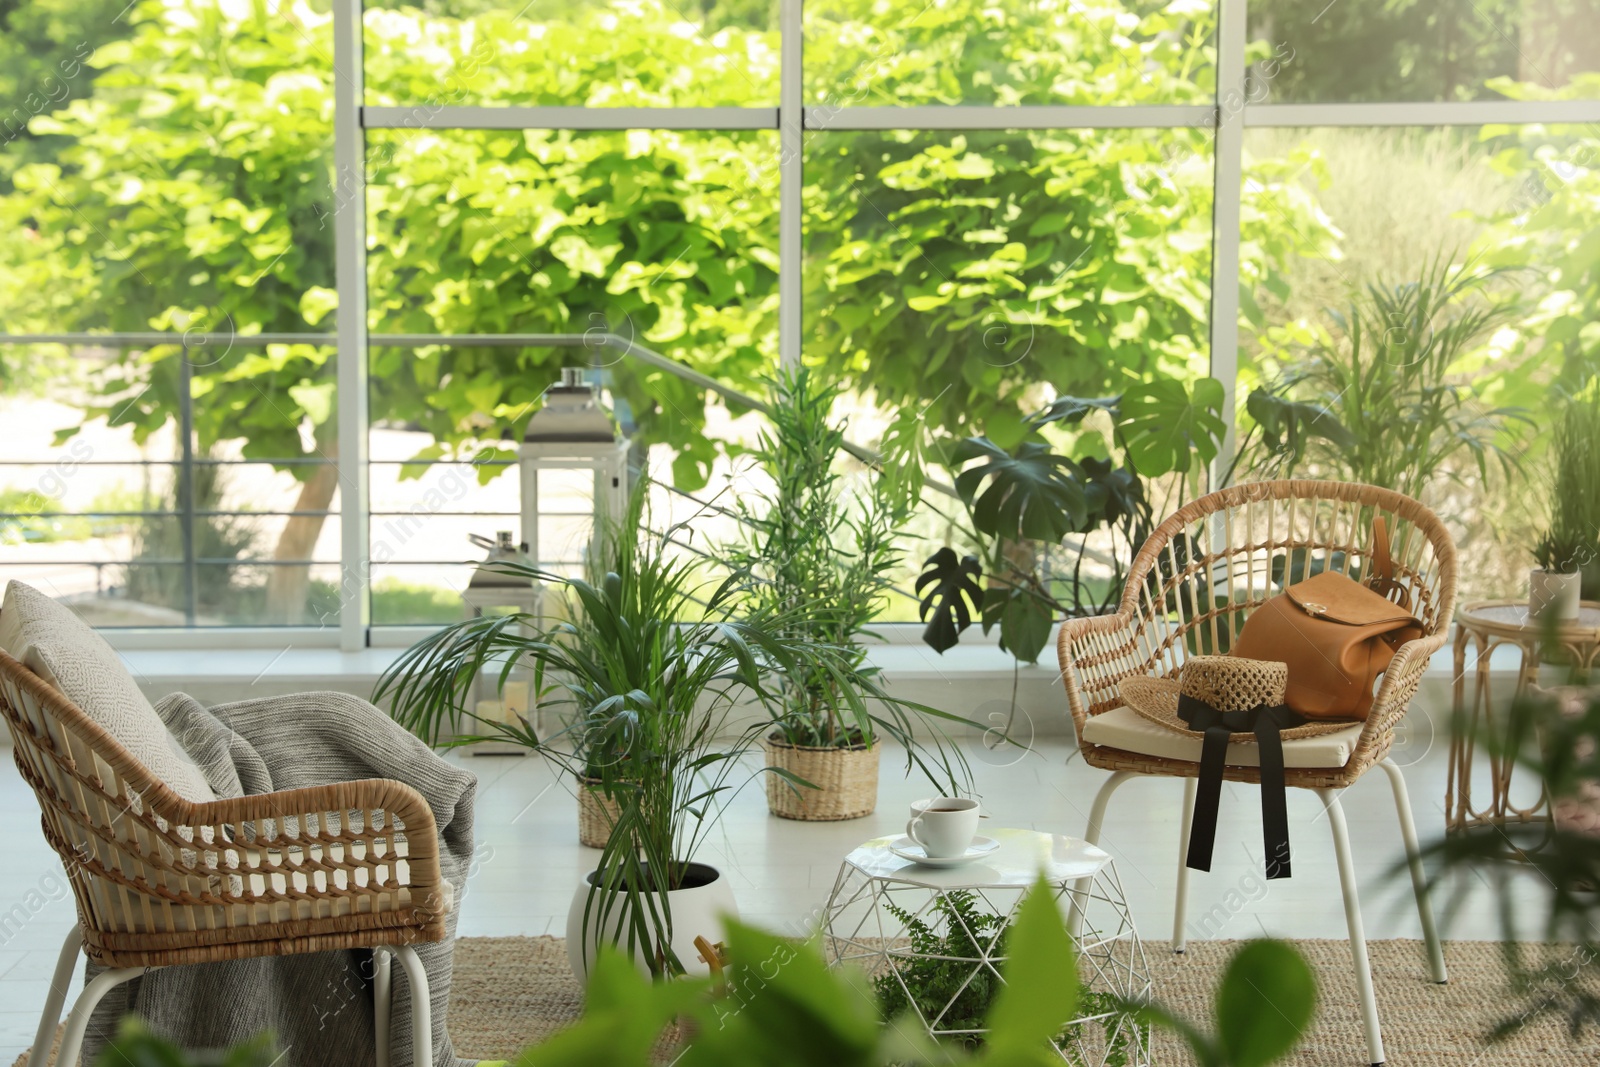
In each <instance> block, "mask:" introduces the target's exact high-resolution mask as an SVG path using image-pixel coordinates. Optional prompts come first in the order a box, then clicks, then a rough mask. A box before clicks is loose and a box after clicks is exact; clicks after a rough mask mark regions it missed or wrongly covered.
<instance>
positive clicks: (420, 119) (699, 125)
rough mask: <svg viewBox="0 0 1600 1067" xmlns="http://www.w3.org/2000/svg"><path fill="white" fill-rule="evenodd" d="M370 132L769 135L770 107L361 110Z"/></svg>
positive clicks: (422, 106)
mask: <svg viewBox="0 0 1600 1067" xmlns="http://www.w3.org/2000/svg"><path fill="white" fill-rule="evenodd" d="M361 111H362V114H361V123H362V125H363V126H365V127H366V128H367V129H369V130H425V129H434V130H770V129H772V128H774V127H775V126H776V125H777V124H778V112H777V110H776V109H775V108H770V107H520V106H516V105H509V104H508V105H502V106H489V107H441V106H435V105H431V104H417V105H415V106H412V107H365V108H362V109H361Z"/></svg>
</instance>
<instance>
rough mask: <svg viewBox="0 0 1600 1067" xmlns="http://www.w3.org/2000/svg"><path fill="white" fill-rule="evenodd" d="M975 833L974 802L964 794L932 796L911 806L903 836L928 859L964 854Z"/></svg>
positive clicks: (976, 810)
mask: <svg viewBox="0 0 1600 1067" xmlns="http://www.w3.org/2000/svg"><path fill="white" fill-rule="evenodd" d="M977 833H978V802H977V801H976V800H970V799H968V798H966V797H933V798H932V799H930V800H919V801H917V802H916V803H915V804H913V805H911V821H910V822H908V823H906V836H907V837H909V838H910V839H911V840H912V841H914V842H916V843H917V844H919V845H921V846H922V851H924V852H926V853H927V854H928V858H930V859H953V858H954V857H956V856H963V855H965V854H966V851H967V849H968V848H970V847H971V845H972V839H973V838H974V837H975V836H977Z"/></svg>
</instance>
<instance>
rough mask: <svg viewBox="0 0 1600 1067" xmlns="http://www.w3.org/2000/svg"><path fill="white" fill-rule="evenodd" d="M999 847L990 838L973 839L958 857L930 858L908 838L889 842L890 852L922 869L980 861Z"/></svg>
mask: <svg viewBox="0 0 1600 1067" xmlns="http://www.w3.org/2000/svg"><path fill="white" fill-rule="evenodd" d="M999 847H1000V842H998V841H996V840H995V839H994V838H992V837H974V838H973V839H972V844H971V845H969V846H967V851H966V852H965V853H963V854H962V855H960V856H930V855H928V854H927V853H926V852H925V851H923V848H922V846H921V845H919V844H917V843H916V842H915V841H913V840H911V838H909V837H904V836H901V837H897V838H895V839H894V840H893V841H891V842H889V851H890V852H893V853H894V854H895V855H896V856H899V857H900V858H901V859H903V860H910V861H911V862H912V863H915V864H918V865H920V866H923V867H959V866H961V865H962V864H963V863H971V862H972V861H973V860H976V859H982V858H983V857H984V856H987V855H988V854H989V853H991V852H993V851H994V850H995V849H997V848H999Z"/></svg>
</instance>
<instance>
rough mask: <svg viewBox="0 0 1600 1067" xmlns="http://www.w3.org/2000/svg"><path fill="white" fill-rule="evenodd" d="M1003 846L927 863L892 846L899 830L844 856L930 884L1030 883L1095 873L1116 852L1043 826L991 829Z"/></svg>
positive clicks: (890, 878) (873, 872) (880, 875)
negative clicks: (957, 860) (953, 862)
mask: <svg viewBox="0 0 1600 1067" xmlns="http://www.w3.org/2000/svg"><path fill="white" fill-rule="evenodd" d="M980 836H983V837H992V838H994V839H995V840H996V841H998V842H999V843H1000V847H999V848H997V849H995V850H994V851H993V852H991V853H990V854H989V855H987V856H984V857H983V858H981V859H979V860H975V861H974V862H972V863H968V864H964V865H962V866H960V867H924V866H922V865H921V864H919V863H913V862H912V861H910V860H908V859H902V858H901V857H899V856H896V855H895V854H894V853H893V852H891V851H889V845H890V844H891V843H893V842H897V841H901V840H903V839H902V838H901V837H899V836H893V837H879V838H874V839H873V840H871V841H868V842H866V843H865V844H863V845H861V846H860V847H859V848H857V849H856V850H855V851H853V852H851V853H850V855H848V856H846V857H845V858H844V862H845V863H846V864H848V865H849V866H851V867H854V868H855V869H856V870H858V871H860V872H861V873H862V874H864V875H866V876H867V877H868V878H874V879H877V880H879V881H884V882H898V883H903V884H905V885H916V886H926V887H927V888H929V889H1013V888H1015V889H1026V888H1027V887H1028V886H1031V885H1033V884H1034V883H1035V882H1037V881H1038V880H1039V876H1040V875H1041V874H1042V875H1043V876H1044V879H1045V881H1047V882H1050V883H1052V884H1054V885H1061V884H1063V883H1066V882H1074V881H1077V880H1078V879H1080V878H1092V877H1093V876H1094V875H1096V874H1099V873H1100V871H1101V869H1102V868H1103V867H1105V865H1106V864H1107V863H1108V862H1110V860H1111V857H1110V856H1109V855H1108V854H1107V853H1105V852H1104V851H1102V850H1101V849H1098V848H1096V847H1095V846H1093V845H1090V844H1086V843H1084V841H1083V839H1082V838H1079V837H1063V836H1062V835H1060V834H1046V833H1040V832H1039V831H1037V830H1004V829H995V830H985V831H981V832H980Z"/></svg>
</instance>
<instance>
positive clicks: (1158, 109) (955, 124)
mask: <svg viewBox="0 0 1600 1067" xmlns="http://www.w3.org/2000/svg"><path fill="white" fill-rule="evenodd" d="M806 111H807V119H808V125H809V126H811V127H812V128H820V127H822V126H826V127H827V128H828V129H829V130H1093V129H1098V130H1136V129H1159V128H1164V127H1172V126H1196V125H1200V124H1203V123H1205V122H1206V121H1207V120H1208V118H1209V117H1210V114H1211V108H1209V107H1207V106H1205V105H1203V104H1171V105H1153V106H1152V105H1130V106H1127V107H1122V106H1117V105H1106V106H1099V105H1090V106H1080V105H1076V104H1062V105H1037V104H1036V105H1028V106H1023V107H993V106H988V105H969V104H960V105H932V106H922V105H918V106H913V107H841V108H807V109H806Z"/></svg>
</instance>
